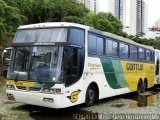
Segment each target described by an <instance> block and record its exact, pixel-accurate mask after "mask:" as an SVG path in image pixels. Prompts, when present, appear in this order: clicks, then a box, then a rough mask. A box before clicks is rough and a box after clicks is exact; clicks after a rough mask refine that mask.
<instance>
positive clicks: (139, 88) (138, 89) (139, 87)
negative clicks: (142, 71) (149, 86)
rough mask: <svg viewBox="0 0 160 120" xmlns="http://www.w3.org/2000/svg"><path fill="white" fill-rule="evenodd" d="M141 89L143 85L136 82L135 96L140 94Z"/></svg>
mask: <svg viewBox="0 0 160 120" xmlns="http://www.w3.org/2000/svg"><path fill="white" fill-rule="evenodd" d="M142 87H143V84H142V82H141V81H139V82H138V86H137V94H138V95H139V94H140V93H142Z"/></svg>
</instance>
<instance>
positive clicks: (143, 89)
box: [142, 80, 147, 93]
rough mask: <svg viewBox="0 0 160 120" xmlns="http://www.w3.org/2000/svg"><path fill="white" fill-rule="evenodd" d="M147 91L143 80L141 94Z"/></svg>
mask: <svg viewBox="0 0 160 120" xmlns="http://www.w3.org/2000/svg"><path fill="white" fill-rule="evenodd" d="M146 89H147V81H146V80H144V82H143V85H142V93H144V92H145V91H146Z"/></svg>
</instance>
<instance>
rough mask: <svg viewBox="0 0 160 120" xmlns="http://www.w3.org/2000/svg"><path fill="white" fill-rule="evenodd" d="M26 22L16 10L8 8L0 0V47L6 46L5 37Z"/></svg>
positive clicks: (6, 40)
mask: <svg viewBox="0 0 160 120" xmlns="http://www.w3.org/2000/svg"><path fill="white" fill-rule="evenodd" d="M26 21H27V18H26V17H25V16H23V15H21V14H20V12H19V10H18V9H17V8H15V7H11V6H8V5H7V4H6V3H5V2H4V1H3V0H0V46H1V45H3V46H4V45H7V44H8V39H6V35H8V34H12V33H13V32H15V31H16V29H17V27H18V26H19V25H22V24H24V23H25V22H26Z"/></svg>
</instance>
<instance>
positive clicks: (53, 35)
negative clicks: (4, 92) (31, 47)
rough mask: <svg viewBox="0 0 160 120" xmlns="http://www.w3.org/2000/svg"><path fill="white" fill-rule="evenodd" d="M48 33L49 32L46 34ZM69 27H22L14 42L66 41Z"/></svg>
mask: <svg viewBox="0 0 160 120" xmlns="http://www.w3.org/2000/svg"><path fill="white" fill-rule="evenodd" d="M46 33H47V34H46ZM66 41H67V28H42V29H20V30H18V31H17V33H16V36H15V38H14V40H13V43H35V42H36V43H37V42H45V43H47V42H66Z"/></svg>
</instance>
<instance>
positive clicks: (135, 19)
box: [130, 0, 148, 36]
mask: <svg viewBox="0 0 160 120" xmlns="http://www.w3.org/2000/svg"><path fill="white" fill-rule="evenodd" d="M147 20H148V18H147V5H146V3H145V2H144V0H130V34H131V35H138V36H143V34H146V33H147Z"/></svg>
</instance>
